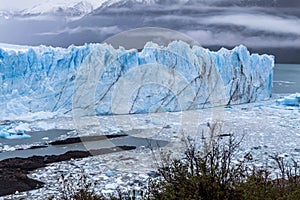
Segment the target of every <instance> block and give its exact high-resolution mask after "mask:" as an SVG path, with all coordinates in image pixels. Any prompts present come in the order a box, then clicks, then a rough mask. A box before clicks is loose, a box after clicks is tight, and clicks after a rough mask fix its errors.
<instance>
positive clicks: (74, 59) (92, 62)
mask: <svg viewBox="0 0 300 200" xmlns="http://www.w3.org/2000/svg"><path fill="white" fill-rule="evenodd" d="M273 67H274V57H273V56H269V55H258V54H252V55H250V53H249V51H248V50H247V48H246V47H244V46H242V45H241V46H238V47H235V48H234V49H232V50H227V49H224V48H222V49H220V50H219V51H218V52H212V51H209V50H208V49H205V48H202V47H199V46H192V47H190V46H189V45H188V44H187V43H185V42H182V41H174V42H172V43H170V44H169V45H168V46H166V47H165V46H159V45H157V44H155V43H152V42H148V43H147V44H146V45H145V46H144V48H143V49H142V50H141V51H138V50H136V49H131V50H125V49H124V48H122V47H120V48H119V49H115V48H113V47H112V46H110V45H108V44H86V45H84V46H70V47H69V48H53V47H46V46H38V47H22V46H7V45H0V85H1V88H0V98H1V99H0V108H1V114H0V116H1V118H2V119H3V118H7V117H10V116H17V115H22V114H26V113H35V112H57V113H60V114H66V113H71V112H72V111H73V110H77V111H78V112H80V113H81V114H83V115H90V114H98V115H102V114H130V113H147V112H166V111H167V112H169V111H182V110H190V109H201V108H204V107H210V106H217V105H230V104H239V103H247V102H253V101H259V100H265V99H268V98H269V97H270V96H271V93H272V79H273Z"/></svg>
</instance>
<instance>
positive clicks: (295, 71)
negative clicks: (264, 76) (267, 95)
mask: <svg viewBox="0 0 300 200" xmlns="http://www.w3.org/2000/svg"><path fill="white" fill-rule="evenodd" d="M296 92H300V64H276V65H275V68H274V77H273V93H277V94H284V93H296Z"/></svg>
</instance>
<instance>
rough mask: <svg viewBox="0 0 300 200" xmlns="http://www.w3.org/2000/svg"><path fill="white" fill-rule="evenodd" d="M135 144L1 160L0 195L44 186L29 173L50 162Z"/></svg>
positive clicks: (125, 149) (122, 149) (127, 148)
mask: <svg viewBox="0 0 300 200" xmlns="http://www.w3.org/2000/svg"><path fill="white" fill-rule="evenodd" d="M135 148H136V147H134V146H116V147H114V148H106V149H97V150H92V151H69V152H67V153H65V154H62V155H51V156H32V157H29V158H10V159H6V160H2V161H0V196H5V195H9V194H15V193H16V192H17V191H18V192H24V191H28V190H33V189H38V188H41V187H43V185H44V183H43V182H40V181H36V180H33V179H31V178H29V177H28V176H27V175H28V174H29V173H30V172H31V171H33V170H36V169H38V168H43V167H46V166H47V165H48V164H51V163H57V162H61V161H67V160H71V159H76V158H85V157H89V156H92V155H102V154H108V153H113V152H119V151H127V150H133V149H135Z"/></svg>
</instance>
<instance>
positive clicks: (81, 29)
mask: <svg viewBox="0 0 300 200" xmlns="http://www.w3.org/2000/svg"><path fill="white" fill-rule="evenodd" d="M85 31H91V32H94V33H98V34H103V35H109V34H114V33H117V32H120V31H121V30H120V29H119V28H118V27H117V26H107V27H81V26H78V27H75V28H70V27H67V28H65V29H63V30H58V31H50V32H41V33H36V35H39V36H52V35H54V36H55V35H59V34H70V35H72V34H77V33H83V32H85Z"/></svg>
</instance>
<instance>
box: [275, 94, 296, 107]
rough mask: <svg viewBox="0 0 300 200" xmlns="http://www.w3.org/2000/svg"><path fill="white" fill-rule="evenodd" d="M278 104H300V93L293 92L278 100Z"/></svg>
mask: <svg viewBox="0 0 300 200" xmlns="http://www.w3.org/2000/svg"><path fill="white" fill-rule="evenodd" d="M276 104H277V105H283V106H298V107H299V106H300V93H295V94H291V95H289V96H285V97H283V98H281V99H277V100H276Z"/></svg>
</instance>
